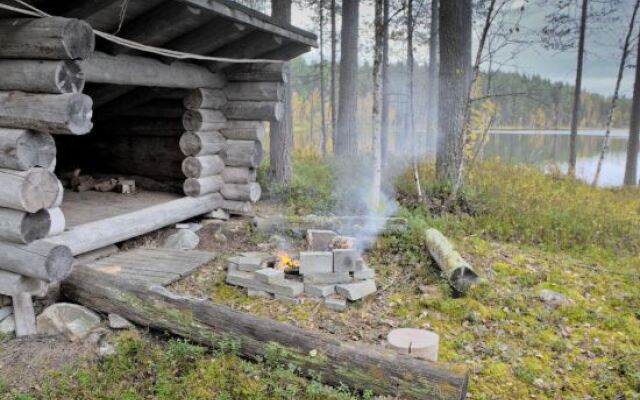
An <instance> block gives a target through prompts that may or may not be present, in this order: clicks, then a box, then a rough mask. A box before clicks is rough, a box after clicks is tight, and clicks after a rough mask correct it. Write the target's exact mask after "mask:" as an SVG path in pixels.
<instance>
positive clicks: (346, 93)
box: [334, 0, 359, 155]
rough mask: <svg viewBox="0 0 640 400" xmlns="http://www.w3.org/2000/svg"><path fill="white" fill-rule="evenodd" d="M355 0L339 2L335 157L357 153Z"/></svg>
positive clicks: (356, 30)
mask: <svg viewBox="0 0 640 400" xmlns="http://www.w3.org/2000/svg"><path fill="white" fill-rule="evenodd" d="M358 8H359V1H358V0H344V1H343V3H342V33H341V39H342V40H341V43H340V93H339V96H340V98H339V100H338V132H337V137H336V147H335V148H334V152H335V153H336V155H354V154H357V153H358V121H357V114H358V12H359V10H358Z"/></svg>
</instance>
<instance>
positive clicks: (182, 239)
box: [162, 229, 200, 250]
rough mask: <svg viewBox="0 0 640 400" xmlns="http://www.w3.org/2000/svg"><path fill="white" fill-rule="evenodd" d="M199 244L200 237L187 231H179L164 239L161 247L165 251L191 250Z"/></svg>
mask: <svg viewBox="0 0 640 400" xmlns="http://www.w3.org/2000/svg"><path fill="white" fill-rule="evenodd" d="M198 244H200V237H199V236H198V235H197V234H196V233H195V232H193V231H191V230H189V229H179V230H178V232H176V233H174V234H173V235H171V236H169V237H168V238H166V239H165V241H164V244H163V245H162V247H164V248H165V249H176V250H193V249H195V248H196V247H198Z"/></svg>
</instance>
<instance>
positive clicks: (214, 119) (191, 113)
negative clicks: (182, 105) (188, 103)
mask: <svg viewBox="0 0 640 400" xmlns="http://www.w3.org/2000/svg"><path fill="white" fill-rule="evenodd" d="M226 123H227V118H226V117H225V115H224V113H223V112H222V111H218V110H208V109H205V108H203V109H199V110H186V111H185V112H184V115H183V116H182V125H183V126H184V129H185V130H187V131H216V130H218V129H220V128H223V127H224V126H225V125H226Z"/></svg>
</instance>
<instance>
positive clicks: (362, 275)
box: [353, 267, 376, 281]
mask: <svg viewBox="0 0 640 400" xmlns="http://www.w3.org/2000/svg"><path fill="white" fill-rule="evenodd" d="M375 277H376V271H375V270H374V269H373V268H369V267H364V268H363V269H361V270H360V271H356V272H354V273H353V279H356V280H361V281H362V280H367V279H373V278H375Z"/></svg>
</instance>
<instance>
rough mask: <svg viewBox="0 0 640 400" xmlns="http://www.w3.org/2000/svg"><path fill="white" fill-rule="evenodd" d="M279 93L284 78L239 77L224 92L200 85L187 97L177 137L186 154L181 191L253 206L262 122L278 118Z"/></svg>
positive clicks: (238, 207)
mask: <svg viewBox="0 0 640 400" xmlns="http://www.w3.org/2000/svg"><path fill="white" fill-rule="evenodd" d="M276 68H279V69H280V71H281V68H282V67H276ZM273 75H277V74H274V73H272V75H271V76H272V77H273ZM279 76H280V77H282V76H283V74H282V72H280V74H279ZM250 77H253V78H257V79H260V78H261V75H259V74H258V75H256V74H250ZM283 93H284V89H283V84H282V81H280V82H277V81H243V82H240V81H237V82H229V83H228V84H227V85H226V86H225V87H224V89H223V90H215V89H204V88H201V89H196V90H193V91H191V92H190V93H189V94H188V95H187V97H185V99H184V106H185V108H186V109H187V110H186V111H185V114H184V116H183V126H184V128H185V129H186V132H185V133H183V135H182V137H181V138H180V149H181V150H182V152H183V154H184V155H185V156H187V158H186V159H185V160H184V161H183V163H182V171H183V173H184V174H185V175H186V177H187V180H186V181H185V182H184V192H185V194H187V195H188V196H192V197H199V196H203V195H206V194H210V193H220V194H221V195H222V198H223V201H222V207H221V208H223V209H226V210H227V211H229V212H231V213H241V214H243V213H246V212H248V211H249V210H250V209H251V204H252V203H255V202H257V201H258V200H259V199H260V196H261V194H262V190H261V188H260V184H258V183H257V182H256V168H257V167H258V166H259V165H260V162H261V161H262V157H263V150H262V143H261V139H262V137H263V136H264V127H263V123H262V121H279V120H280V119H282V116H283V104H282V102H281V100H282V98H283Z"/></svg>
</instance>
